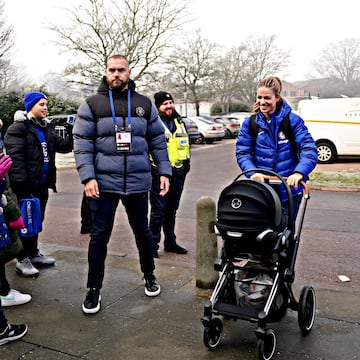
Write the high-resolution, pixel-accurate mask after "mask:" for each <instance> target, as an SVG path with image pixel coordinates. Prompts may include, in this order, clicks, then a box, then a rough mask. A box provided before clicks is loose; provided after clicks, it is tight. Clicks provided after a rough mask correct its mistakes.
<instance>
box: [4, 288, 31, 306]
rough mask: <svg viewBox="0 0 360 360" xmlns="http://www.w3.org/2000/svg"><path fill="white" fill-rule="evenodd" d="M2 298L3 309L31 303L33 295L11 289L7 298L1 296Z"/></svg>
mask: <svg viewBox="0 0 360 360" xmlns="http://www.w3.org/2000/svg"><path fill="white" fill-rule="evenodd" d="M0 298H1V306H3V307H7V306H16V305H23V304H26V303H28V302H29V301H31V295H29V294H22V293H21V292H20V291H17V290H15V289H11V290H10V291H9V293H8V294H7V295H6V296H0Z"/></svg>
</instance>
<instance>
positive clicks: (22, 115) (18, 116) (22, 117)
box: [14, 110, 27, 122]
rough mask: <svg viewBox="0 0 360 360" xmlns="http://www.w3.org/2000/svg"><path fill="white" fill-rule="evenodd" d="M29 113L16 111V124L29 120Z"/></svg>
mask: <svg viewBox="0 0 360 360" xmlns="http://www.w3.org/2000/svg"><path fill="white" fill-rule="evenodd" d="M26 115H27V112H26V111H24V110H16V111H15V114H14V122H17V121H24V120H26V119H27V116H26Z"/></svg>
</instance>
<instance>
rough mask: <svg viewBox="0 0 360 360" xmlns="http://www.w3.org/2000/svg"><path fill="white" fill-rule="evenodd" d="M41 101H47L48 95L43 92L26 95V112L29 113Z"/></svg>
mask: <svg viewBox="0 0 360 360" xmlns="http://www.w3.org/2000/svg"><path fill="white" fill-rule="evenodd" d="M41 99H47V97H46V95H45V94H43V93H41V92H37V91H32V92H29V93H27V94H25V95H24V105H25V110H26V112H29V111H30V110H31V109H32V107H33V106H34V105H35V104H36V103H37V102H38V101H39V100H41Z"/></svg>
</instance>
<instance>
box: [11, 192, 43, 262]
mask: <svg viewBox="0 0 360 360" xmlns="http://www.w3.org/2000/svg"><path fill="white" fill-rule="evenodd" d="M32 195H33V196H34V197H37V198H39V200H40V208H41V218H42V221H43V222H44V218H45V209H46V204H47V202H48V200H49V189H48V188H47V187H46V186H44V187H42V188H41V189H38V191H36V192H33V193H32ZM20 238H21V242H22V245H23V250H22V251H21V253H20V254H19V255H18V256H17V259H18V260H23V259H25V258H26V257H28V258H32V257H34V256H36V254H37V252H38V239H39V235H35V236H28V237H21V236H20Z"/></svg>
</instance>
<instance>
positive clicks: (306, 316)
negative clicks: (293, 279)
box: [298, 286, 316, 336]
mask: <svg viewBox="0 0 360 360" xmlns="http://www.w3.org/2000/svg"><path fill="white" fill-rule="evenodd" d="M315 311H316V297H315V290H314V288H313V287H311V286H306V287H304V288H302V290H301V294H300V298H299V309H298V323H299V327H300V330H301V332H302V334H303V335H304V336H305V335H307V334H309V332H310V331H311V329H312V327H313V325H314V320H315Z"/></svg>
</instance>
